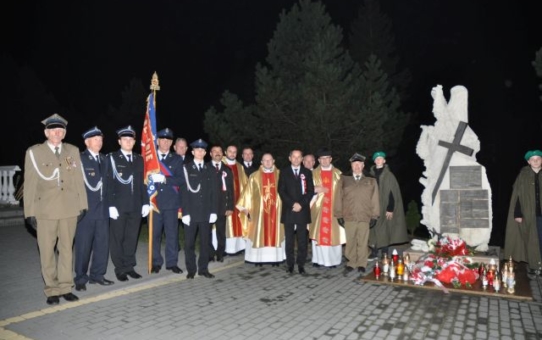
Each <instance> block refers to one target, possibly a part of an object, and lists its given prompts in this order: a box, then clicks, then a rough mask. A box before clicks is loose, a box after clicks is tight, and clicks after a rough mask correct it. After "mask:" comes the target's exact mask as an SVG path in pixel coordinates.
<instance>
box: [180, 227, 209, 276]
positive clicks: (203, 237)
mask: <svg viewBox="0 0 542 340" xmlns="http://www.w3.org/2000/svg"><path fill="white" fill-rule="evenodd" d="M210 229H211V225H210V224H209V221H207V222H193V221H191V222H190V225H185V226H184V257H185V262H186V270H187V271H188V274H195V273H196V272H198V273H199V274H201V273H206V272H208V271H209V270H208V266H209V234H210ZM198 234H199V258H198V265H197V266H196V238H197V236H198Z"/></svg>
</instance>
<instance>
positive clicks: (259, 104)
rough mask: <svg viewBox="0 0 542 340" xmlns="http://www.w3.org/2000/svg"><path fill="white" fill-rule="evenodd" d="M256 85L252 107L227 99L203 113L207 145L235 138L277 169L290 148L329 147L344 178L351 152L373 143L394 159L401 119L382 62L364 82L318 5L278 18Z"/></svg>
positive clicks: (374, 62)
mask: <svg viewBox="0 0 542 340" xmlns="http://www.w3.org/2000/svg"><path fill="white" fill-rule="evenodd" d="M255 79H256V80H255V98H254V99H253V100H250V102H253V103H254V104H250V105H245V104H243V102H242V101H241V100H240V99H239V98H237V96H235V95H233V94H231V93H228V92H225V93H224V95H223V97H222V100H221V104H222V105H223V106H224V109H223V111H221V112H220V111H218V110H217V109H216V108H210V109H209V110H208V111H207V112H206V116H205V123H204V125H205V131H206V133H207V134H208V135H209V136H211V140H212V141H213V139H215V138H216V139H217V141H226V140H231V139H235V138H237V139H239V138H240V137H239V136H238V135H241V136H242V137H244V140H245V141H246V144H248V145H251V146H252V147H253V148H254V149H255V150H257V151H265V152H271V153H272V154H273V155H274V156H275V159H277V164H278V165H281V164H280V163H281V162H282V161H285V160H286V157H287V155H288V152H289V151H290V150H291V149H293V148H300V149H301V150H303V151H305V152H316V151H317V150H318V149H319V148H322V147H327V148H329V149H331V150H332V152H333V159H334V163H335V164H336V165H338V167H339V168H341V169H345V170H347V169H349V168H350V165H349V162H348V159H349V158H350V156H351V155H352V154H353V153H354V152H356V151H357V152H359V151H361V150H364V152H365V154H366V155H369V153H370V152H374V151H375V149H374V148H373V146H372V144H371V143H378V144H376V145H377V146H379V149H382V148H386V152H387V153H392V154H393V149H394V148H395V147H396V145H397V144H398V143H399V140H400V138H401V135H402V129H403V128H404V124H405V121H406V119H407V116H406V115H403V114H402V113H401V112H400V111H399V100H398V96H397V94H396V93H395V92H394V90H393V88H392V87H391V86H390V84H389V82H388V80H387V76H386V74H385V73H384V72H383V71H382V69H381V66H380V61H378V59H377V58H373V59H371V60H370V62H369V63H368V64H367V66H366V67H364V74H363V76H362V70H361V68H360V67H359V66H358V65H357V64H356V63H354V61H353V60H352V59H351V57H350V55H349V53H348V51H346V50H345V49H344V48H343V35H342V29H341V28H340V27H339V26H336V25H333V24H332V21H331V18H330V16H329V15H328V14H327V13H326V10H325V7H324V6H323V5H322V3H321V2H311V1H309V0H300V1H299V3H298V4H295V5H294V6H293V7H292V8H291V10H290V11H288V12H286V11H283V12H282V13H281V14H280V17H279V23H278V25H277V28H276V30H275V32H274V35H273V37H272V39H271V41H270V42H269V43H268V56H267V58H266V60H265V63H263V62H262V63H261V64H258V65H257V66H256V74H255ZM401 125H403V126H401ZM390 136H392V137H390Z"/></svg>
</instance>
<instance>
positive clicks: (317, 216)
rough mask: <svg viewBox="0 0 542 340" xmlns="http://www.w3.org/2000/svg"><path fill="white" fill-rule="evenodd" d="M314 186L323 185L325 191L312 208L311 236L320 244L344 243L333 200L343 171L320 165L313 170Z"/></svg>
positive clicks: (319, 195) (320, 194)
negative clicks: (335, 216) (334, 211)
mask: <svg viewBox="0 0 542 340" xmlns="http://www.w3.org/2000/svg"><path fill="white" fill-rule="evenodd" d="M312 176H313V180H314V186H323V187H324V188H325V189H327V190H325V191H327V192H322V193H319V194H318V195H317V197H316V201H315V202H314V204H313V206H312V208H311V220H312V223H311V224H310V227H309V237H310V239H312V240H316V242H317V243H318V245H319V246H337V245H340V244H341V243H344V241H343V240H341V235H340V234H341V227H340V226H339V223H338V222H337V219H336V218H333V202H334V198H335V197H334V194H335V190H336V188H337V183H338V182H339V179H340V178H341V171H340V170H338V169H337V168H335V167H332V168H331V170H322V168H321V167H320V166H318V167H317V168H316V169H314V171H313V172H312Z"/></svg>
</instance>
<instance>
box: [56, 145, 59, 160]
mask: <svg viewBox="0 0 542 340" xmlns="http://www.w3.org/2000/svg"><path fill="white" fill-rule="evenodd" d="M58 149H59V147H58V146H55V156H56V157H57V158H58V157H60V151H59V150H58Z"/></svg>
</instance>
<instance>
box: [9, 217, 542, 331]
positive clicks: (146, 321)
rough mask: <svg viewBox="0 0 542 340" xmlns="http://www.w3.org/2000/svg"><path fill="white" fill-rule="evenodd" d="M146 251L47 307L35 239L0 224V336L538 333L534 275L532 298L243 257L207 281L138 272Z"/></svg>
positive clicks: (541, 318) (541, 317)
mask: <svg viewBox="0 0 542 340" xmlns="http://www.w3.org/2000/svg"><path fill="white" fill-rule="evenodd" d="M146 252H147V249H146V245H145V244H142V245H140V247H139V249H138V267H137V269H136V270H137V271H138V272H140V273H141V274H142V275H143V278H142V279H140V280H133V279H130V280H129V281H128V282H115V284H114V285H112V286H109V287H101V286H94V285H88V286H87V291H86V292H75V293H76V294H77V295H78V296H79V298H80V300H79V301H78V302H71V303H69V302H65V301H61V303H60V305H58V306H55V307H49V306H48V305H47V304H46V303H45V296H44V295H43V281H42V279H41V275H40V268H39V257H38V253H37V248H36V242H35V238H34V237H33V236H32V235H31V234H30V233H29V232H28V231H27V230H26V229H25V227H24V226H22V225H19V226H6V227H2V228H0V268H1V269H2V276H1V277H0V339H55V340H59V339H136V340H137V339H259V340H263V339H372V340H375V339H457V340H460V339H514V340H516V339H540V338H542V308H541V307H542V304H541V303H540V302H541V301H542V300H541V295H540V281H539V280H538V279H536V278H535V279H534V280H532V281H531V287H532V289H533V291H534V297H535V301H534V302H518V301H515V300H511V299H503V298H496V297H480V296H472V295H462V294H454V293H452V294H444V293H442V292H440V291H429V290H421V289H416V288H402V287H392V286H386V285H379V284H370V283H360V282H359V281H357V280H355V278H356V275H355V274H352V275H351V276H349V277H344V276H343V275H342V268H335V269H317V268H312V267H310V266H309V267H307V271H308V273H309V275H308V276H307V277H302V276H301V275H299V274H294V275H289V274H287V273H286V272H285V268H284V267H283V266H281V267H271V266H263V267H255V266H254V265H251V264H246V263H244V260H243V258H242V256H235V257H226V260H225V262H224V263H212V264H211V266H210V271H211V272H212V273H214V274H215V275H216V278H214V279H207V278H204V277H198V276H196V278H195V279H194V280H187V279H186V275H185V274H182V275H177V274H172V273H170V272H168V271H163V270H162V271H161V272H160V274H152V275H150V274H147V273H146V263H147V262H146V258H147V257H146V256H147V254H146ZM181 254H182V252H181ZM179 263H180V267H181V268H182V269H185V266H184V258H183V257H182V256H181V258H180V260H179ZM112 268H113V267H112V266H110V268H109V273H108V275H106V277H108V278H109V279H113V280H114V281H116V279H115V278H114V275H113V274H112Z"/></svg>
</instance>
